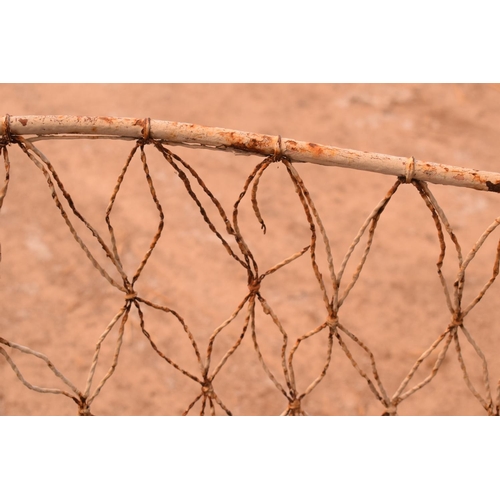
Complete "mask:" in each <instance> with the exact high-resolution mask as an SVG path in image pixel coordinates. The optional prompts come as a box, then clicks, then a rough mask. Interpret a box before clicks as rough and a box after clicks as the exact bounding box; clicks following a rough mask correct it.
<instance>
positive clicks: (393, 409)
mask: <svg viewBox="0 0 500 500" xmlns="http://www.w3.org/2000/svg"><path fill="white" fill-rule="evenodd" d="M397 414H398V407H397V406H396V405H394V404H392V403H390V404H389V406H387V409H386V411H385V412H384V413H382V416H383V417H396V416H397Z"/></svg>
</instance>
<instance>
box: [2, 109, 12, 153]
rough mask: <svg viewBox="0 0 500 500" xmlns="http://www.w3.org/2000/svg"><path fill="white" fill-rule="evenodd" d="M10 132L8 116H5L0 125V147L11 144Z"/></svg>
mask: <svg viewBox="0 0 500 500" xmlns="http://www.w3.org/2000/svg"><path fill="white" fill-rule="evenodd" d="M13 140H14V139H13V137H12V132H11V130H10V115H9V114H6V115H5V118H4V121H3V124H2V138H1V139H0V145H2V146H4V145H7V144H10V143H11V142H13Z"/></svg>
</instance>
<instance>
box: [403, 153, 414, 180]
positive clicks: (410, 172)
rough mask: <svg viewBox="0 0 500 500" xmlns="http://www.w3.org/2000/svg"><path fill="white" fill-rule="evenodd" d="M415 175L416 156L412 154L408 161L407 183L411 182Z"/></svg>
mask: <svg viewBox="0 0 500 500" xmlns="http://www.w3.org/2000/svg"><path fill="white" fill-rule="evenodd" d="M414 176H415V158H414V157H413V156H410V157H409V158H408V161H407V162H406V178H405V182H406V184H411V181H412V180H413V177H414Z"/></svg>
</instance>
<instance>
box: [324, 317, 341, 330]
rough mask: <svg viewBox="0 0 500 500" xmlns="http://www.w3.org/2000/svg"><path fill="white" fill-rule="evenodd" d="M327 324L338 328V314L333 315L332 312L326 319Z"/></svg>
mask: <svg viewBox="0 0 500 500" xmlns="http://www.w3.org/2000/svg"><path fill="white" fill-rule="evenodd" d="M326 324H327V325H328V326H329V327H330V328H337V326H338V324H339V318H338V316H337V315H333V314H331V315H330V316H328V318H327V319H326Z"/></svg>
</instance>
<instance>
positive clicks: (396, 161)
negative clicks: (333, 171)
mask: <svg viewBox="0 0 500 500" xmlns="http://www.w3.org/2000/svg"><path fill="white" fill-rule="evenodd" d="M1 123H2V135H4V136H5V135H8V134H10V135H11V136H14V137H15V136H16V135H22V136H28V135H35V136H39V137H38V138H37V139H38V140H39V139H41V138H45V139H53V138H57V135H61V134H64V135H65V137H66V138H67V137H68V136H70V137H75V138H77V137H79V136H93V137H96V136H99V137H109V138H112V137H115V138H127V139H140V138H148V137H149V138H151V139H155V140H160V141H163V142H166V143H169V144H177V145H183V146H190V147H204V148H210V149H217V150H223V151H230V152H233V153H240V154H241V153H242V154H255V155H260V156H268V155H273V154H281V155H285V156H286V157H287V158H289V159H290V160H292V161H294V162H302V163H304V162H306V163H315V164H319V165H325V166H335V167H343V168H352V169H356V170H365V171H370V172H376V173H380V174H385V175H394V176H398V177H400V176H403V177H405V178H406V179H407V180H410V179H417V180H420V181H427V182H431V183H434V184H447V185H452V186H459V187H467V188H472V189H478V190H482V191H493V192H497V193H498V192H500V173H498V172H487V171H481V170H475V169H470V168H461V167H454V166H450V165H444V164H440V163H431V162H424V161H420V160H414V159H413V158H404V157H398V156H390V155H384V154H380V153H370V152H365V151H355V150H351V149H340V148H335V147H333V146H324V145H321V144H314V143H312V142H303V141H296V140H293V139H285V138H281V137H280V136H271V135H264V134H255V133H249V132H241V131H238V130H229V129H224V128H217V127H205V126H202V125H194V124H191V123H180V122H169V121H160V120H151V119H149V118H141V119H136V118H111V117H103V116H100V117H89V116H65V115H46V116H9V115H6V116H4V117H3V118H2V121H1Z"/></svg>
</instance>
